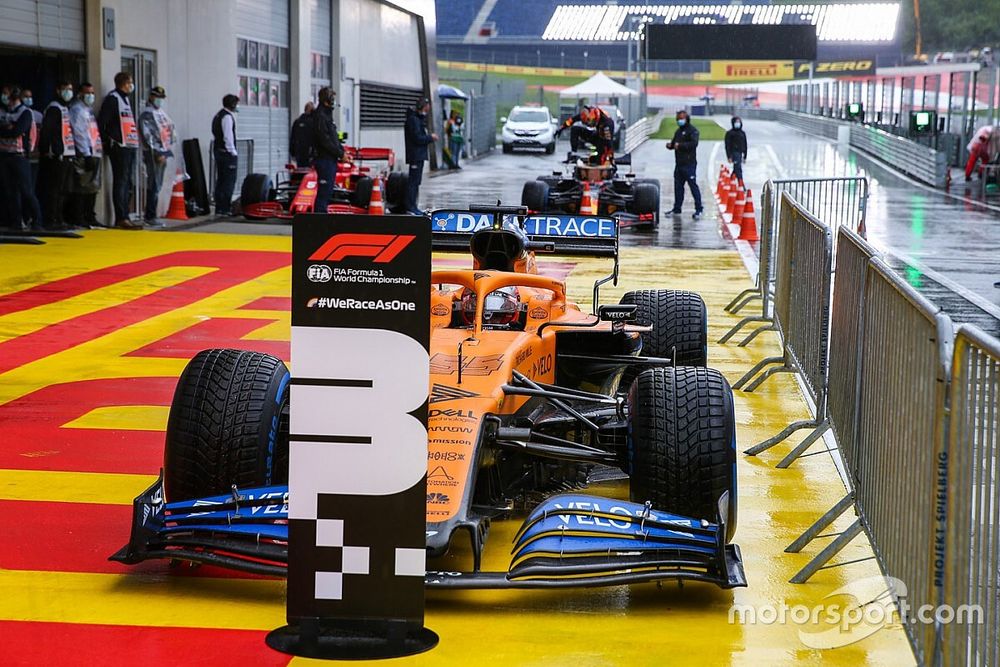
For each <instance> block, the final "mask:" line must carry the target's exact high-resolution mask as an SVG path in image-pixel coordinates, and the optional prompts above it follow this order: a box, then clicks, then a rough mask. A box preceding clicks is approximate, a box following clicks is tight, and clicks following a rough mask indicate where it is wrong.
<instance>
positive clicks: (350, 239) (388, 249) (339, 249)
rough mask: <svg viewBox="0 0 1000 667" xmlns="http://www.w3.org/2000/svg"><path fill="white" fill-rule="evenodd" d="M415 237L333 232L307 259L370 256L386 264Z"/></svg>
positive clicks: (377, 262) (335, 259) (325, 259)
mask: <svg viewBox="0 0 1000 667" xmlns="http://www.w3.org/2000/svg"><path fill="white" fill-rule="evenodd" d="M415 238H416V237H415V236H413V235H411V234H405V235H404V234H398V235H397V234H351V233H341V234H334V235H333V236H331V237H330V238H329V239H327V240H326V242H325V243H323V245H321V246H320V247H319V249H317V250H316V252H314V253H313V254H311V255H310V256H309V259H310V260H311V261H314V262H323V261H326V262H339V261H341V260H344V259H346V258H348V257H371V258H372V259H371V261H372V262H373V263H375V264H387V263H389V262H391V261H392V260H394V259H395V258H396V256H397V255H399V253H401V252H402V251H403V249H404V248H406V246H408V245H409V244H410V243H411V242H412V241H413V239H415Z"/></svg>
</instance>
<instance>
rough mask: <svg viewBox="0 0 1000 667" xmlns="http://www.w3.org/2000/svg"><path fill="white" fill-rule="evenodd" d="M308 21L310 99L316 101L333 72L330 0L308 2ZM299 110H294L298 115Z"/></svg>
mask: <svg viewBox="0 0 1000 667" xmlns="http://www.w3.org/2000/svg"><path fill="white" fill-rule="evenodd" d="M309 19H310V22H311V23H312V32H311V38H312V43H311V45H310V46H311V48H310V54H309V55H310V75H311V76H310V82H311V89H310V90H311V95H310V99H311V100H313V101H314V102H315V101H316V95H317V93H318V92H319V89H320V88H322V87H323V86H329V85H330V76H331V74H332V72H333V69H332V67H331V66H332V63H331V60H330V54H331V53H332V51H331V43H332V41H333V26H332V18H331V9H330V0H310V2H309ZM299 111H300V110H298V109H296V110H295V112H296V113H298V112H299Z"/></svg>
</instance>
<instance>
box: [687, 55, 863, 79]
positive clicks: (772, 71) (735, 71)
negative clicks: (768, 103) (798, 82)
mask: <svg viewBox="0 0 1000 667" xmlns="http://www.w3.org/2000/svg"><path fill="white" fill-rule="evenodd" d="M809 64H810V61H808V60H795V61H792V60H712V61H711V62H710V63H709V72H708V73H707V74H700V75H699V74H696V75H695V77H696V78H697V79H700V80H707V81H789V80H791V79H806V78H808V77H809ZM814 65H815V69H814V73H813V76H815V77H817V78H819V77H836V76H862V75H870V74H874V73H875V59H874V58H868V59H860V60H820V61H817V62H815V63H814Z"/></svg>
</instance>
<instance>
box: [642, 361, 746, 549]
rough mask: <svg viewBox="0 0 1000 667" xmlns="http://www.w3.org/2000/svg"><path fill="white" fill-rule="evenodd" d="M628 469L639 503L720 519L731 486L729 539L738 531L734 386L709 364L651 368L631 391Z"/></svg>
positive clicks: (727, 529)
mask: <svg viewBox="0 0 1000 667" xmlns="http://www.w3.org/2000/svg"><path fill="white" fill-rule="evenodd" d="M628 410H629V437H628V461H627V468H626V469H627V471H628V473H629V476H630V478H631V482H630V487H629V496H630V498H631V500H632V501H633V502H637V503H644V502H646V501H649V502H650V503H651V504H652V506H653V508H655V509H659V510H663V511H667V512H674V513H677V514H682V515H684V516H687V517H690V518H693V519H705V520H706V521H711V522H713V523H714V522H716V521H718V519H719V517H718V502H719V499H720V498H721V497H722V494H723V493H725V492H727V491H728V492H729V502H728V507H727V509H728V517H727V524H726V541H727V542H728V541H731V540H732V538H733V535H734V534H735V532H736V519H737V498H736V417H735V411H734V409H733V392H732V389H730V387H729V383H728V382H727V381H726V379H725V378H724V377H723V376H722V374H721V373H719V371H717V370H715V369H711V368H651V369H648V370H645V371H643V372H642V373H640V374H639V376H638V377H637V378H636V379H635V382H633V383H632V387H631V389H630V390H629V394H628Z"/></svg>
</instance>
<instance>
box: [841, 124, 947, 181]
mask: <svg viewBox="0 0 1000 667" xmlns="http://www.w3.org/2000/svg"><path fill="white" fill-rule="evenodd" d="M851 146H852V147H853V148H857V149H858V150H861V151H864V152H865V153H868V154H869V155H871V156H872V157H874V158H875V159H877V160H879V161H880V162H884V163H886V164H888V165H890V166H892V167H893V168H894V169H897V170H899V171H902V172H903V173H904V174H909V175H910V176H912V177H914V178H916V179H917V180H920V181H923V182H924V183H927V184H928V185H933V186H934V187H938V188H943V187H944V186H945V184H946V180H947V175H948V155H947V153H945V152H944V151H940V150H937V149H934V148H931V147H930V146H924V145H923V144H919V143H917V142H915V141H911V140H910V139H905V138H903V137H900V136H896V135H894V134H889V133H888V132H883V131H882V130H879V129H876V128H874V127H868V126H866V125H859V124H857V123H851Z"/></svg>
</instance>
